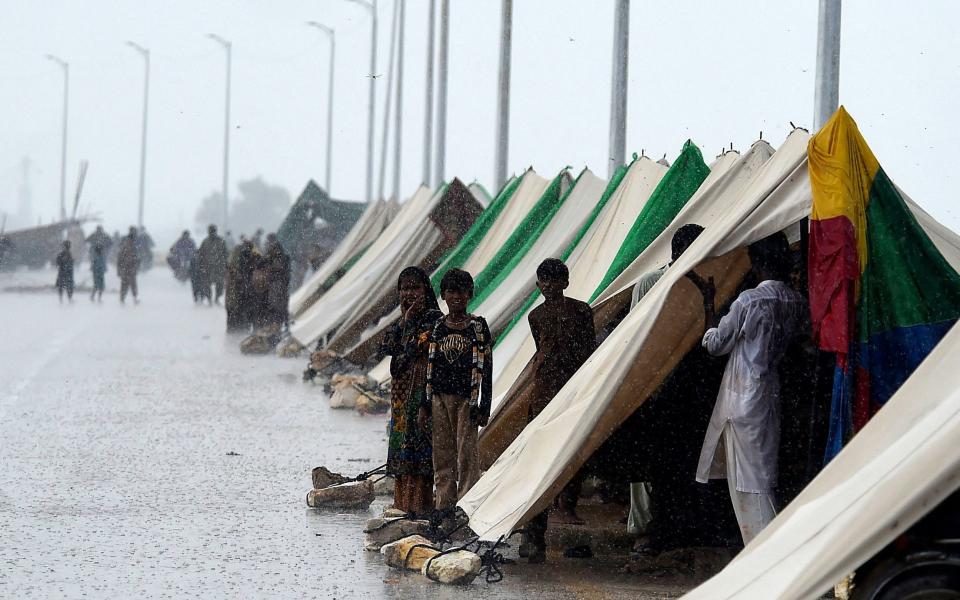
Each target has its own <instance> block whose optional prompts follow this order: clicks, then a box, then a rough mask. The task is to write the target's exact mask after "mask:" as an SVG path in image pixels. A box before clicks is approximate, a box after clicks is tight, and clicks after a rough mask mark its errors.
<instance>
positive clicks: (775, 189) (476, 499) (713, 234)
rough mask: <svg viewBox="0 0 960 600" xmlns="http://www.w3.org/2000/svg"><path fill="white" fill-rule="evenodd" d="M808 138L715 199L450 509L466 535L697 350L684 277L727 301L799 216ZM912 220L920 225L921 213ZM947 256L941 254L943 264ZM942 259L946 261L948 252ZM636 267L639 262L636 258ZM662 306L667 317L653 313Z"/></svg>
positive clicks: (509, 524) (572, 461)
mask: <svg viewBox="0 0 960 600" xmlns="http://www.w3.org/2000/svg"><path fill="white" fill-rule="evenodd" d="M808 139H809V135H808V134H807V133H806V132H803V131H800V130H798V131H795V132H794V133H793V134H791V136H790V137H789V138H788V139H787V141H786V142H785V144H784V145H783V147H782V148H781V149H780V150H779V151H777V152H776V153H775V154H774V155H773V156H772V157H771V158H770V159H769V160H768V161H767V162H766V163H765V164H764V165H763V166H762V167H760V168H759V169H758V170H757V171H756V173H755V175H754V176H753V177H752V178H751V179H750V181H749V183H748V184H747V185H746V186H745V188H744V189H743V190H742V191H741V192H740V194H739V195H738V196H737V197H735V198H728V199H723V200H725V202H724V203H723V204H724V205H723V210H722V212H720V214H718V215H717V217H716V219H715V220H714V221H713V222H710V223H701V225H704V226H705V227H706V230H705V231H704V233H703V234H702V235H701V236H700V237H699V238H698V239H697V240H696V241H695V242H694V243H693V245H691V246H690V248H689V249H688V250H687V251H686V252H685V253H684V254H683V256H681V257H680V259H679V260H678V261H677V262H676V263H675V264H674V265H673V266H672V267H671V268H670V269H668V270H667V272H666V273H665V274H664V276H663V277H662V278H661V279H660V281H659V282H658V283H657V284H656V285H655V286H654V287H653V289H652V290H651V291H650V292H649V293H648V294H647V295H646V296H645V297H644V298H643V300H642V301H641V302H640V304H638V306H637V307H636V309H634V310H632V311H631V312H630V313H629V314H628V315H627V317H626V319H624V321H623V322H622V323H621V324H620V325H619V326H618V327H617V328H616V329H615V330H614V331H613V333H612V334H611V335H610V336H609V337H608V338H607V339H606V340H605V341H604V342H603V344H601V346H600V347H599V348H598V349H597V351H596V352H595V353H594V354H593V356H591V358H590V359H589V360H588V361H587V362H586V363H585V364H584V366H583V367H582V368H581V369H580V370H579V371H578V372H577V373H576V374H575V375H574V376H573V377H572V378H571V379H570V380H569V381H568V382H567V384H566V385H565V386H564V387H563V389H562V390H561V391H560V392H559V393H558V394H557V396H556V397H554V399H553V400H552V401H551V402H550V404H549V405H548V406H547V407H546V409H545V410H544V411H543V412H542V413H541V414H540V415H539V416H538V417H537V418H536V419H535V420H534V421H533V422H532V423H530V425H528V426H527V427H526V428H525V429H524V430H523V432H522V433H521V434H520V435H519V436H518V437H517V438H516V439H515V440H514V441H513V443H512V444H510V446H509V447H508V448H507V449H506V450H505V451H504V452H503V454H502V455H501V456H500V458H499V459H498V460H497V461H496V462H495V463H494V464H493V465H492V466H491V468H490V469H489V470H488V471H487V472H486V473H485V474H484V476H483V477H482V478H481V479H480V481H479V482H478V483H477V484H476V485H475V486H474V487H473V488H472V489H471V490H470V491H469V492H468V493H467V494H466V495H465V496H464V497H463V498H462V499H461V500H460V502H459V503H458V506H460V507H461V508H462V509H463V510H464V511H465V512H466V514H467V515H468V516H469V517H470V527H471V528H472V529H473V530H474V531H476V532H477V533H478V534H479V536H480V538H481V539H483V540H488V541H494V540H497V539H499V538H500V537H501V536H506V535H509V534H510V532H511V531H513V529H514V528H515V527H516V526H518V525H519V524H520V523H522V522H525V521H526V520H527V519H529V518H530V517H532V516H533V515H535V514H537V513H538V512H540V511H541V510H542V509H543V508H545V506H546V505H547V503H548V502H550V501H551V499H552V498H553V497H554V496H555V495H556V494H557V493H558V492H559V490H560V488H561V487H562V486H563V485H564V484H566V482H567V481H569V479H570V478H571V477H572V476H573V475H574V474H575V473H576V471H577V470H578V469H579V468H580V467H581V466H582V464H583V463H584V462H585V461H586V460H587V459H588V458H589V457H590V456H591V455H592V454H593V453H594V452H595V451H596V450H597V449H598V448H599V446H600V445H601V444H602V442H603V441H604V440H605V439H606V438H607V436H608V435H609V434H610V433H611V432H612V431H614V430H615V429H616V428H617V427H618V426H619V425H620V424H621V423H622V422H623V421H624V420H625V419H626V418H627V417H628V416H629V415H630V414H632V413H633V412H634V410H636V408H637V407H638V406H639V405H640V404H642V402H643V401H644V400H645V399H646V398H648V397H650V396H651V395H652V394H653V393H654V392H655V390H656V389H657V387H658V386H659V382H660V381H662V380H663V377H665V376H666V374H668V373H669V372H670V371H672V370H673V368H674V367H675V366H676V365H677V364H678V363H679V361H680V359H681V358H682V357H683V356H684V355H685V354H686V352H687V351H688V350H689V349H690V348H692V347H694V345H696V344H697V343H698V342H699V340H700V338H701V332H702V320H703V310H702V299H701V296H700V293H699V291H698V290H697V288H696V287H695V286H694V285H693V283H692V282H690V281H689V280H688V279H687V278H686V277H684V274H685V273H686V272H688V271H690V270H692V269H694V268H696V270H697V272H698V273H699V274H700V276H701V277H714V279H715V281H716V282H717V295H716V297H717V303H718V305H722V304H723V303H725V302H727V301H728V300H730V299H731V297H732V296H733V294H734V293H735V291H736V288H737V286H738V285H739V283H740V281H741V280H742V278H743V276H744V274H745V273H746V271H747V270H748V268H749V259H748V258H747V257H746V251H745V247H746V246H747V245H749V244H750V243H753V242H755V241H758V240H760V239H762V238H764V237H767V236H768V235H771V234H773V233H775V232H777V231H783V230H785V229H787V228H788V227H790V226H791V225H795V224H796V223H798V222H799V221H801V220H802V219H803V218H805V217H807V216H808V215H809V212H810V198H811V192H810V183H809V178H808V174H807V162H806V147H807V140H808ZM717 201H720V200H719V199H718V200H717ZM913 208H914V207H913V206H911V209H913ZM914 212H915V214H917V217H918V220H920V223H921V225H923V226H925V224H924V222H923V219H922V218H921V217H922V213H920V212H918V211H914ZM925 228H926V226H925ZM668 229H670V230H672V229H675V227H673V226H671V227H669V228H668ZM927 231H928V234H929V233H942V234H944V237H943V238H941V240H940V243H946V244H949V245H951V246H954V247H955V248H956V249H960V238H957V236H952V239H950V237H951V236H947V235H946V232H942V231H940V232H931V231H930V230H929V229H927ZM934 239H935V238H934ZM938 247H939V244H938ZM950 255H951V253H947V252H944V256H945V257H946V258H947V259H948V260H951V259H950ZM952 255H954V256H956V250H954V251H953V252H952ZM638 260H641V261H643V260H649V259H647V258H645V257H644V256H643V255H641V257H640V258H639V259H638ZM953 266H954V268H957V267H958V266H960V265H958V264H955V263H954V264H953ZM638 271H639V269H638ZM631 286H632V282H631V283H630V284H628V285H624V286H623V287H622V288H621V289H620V290H616V289H614V288H613V287H612V286H611V288H609V289H608V290H607V293H605V294H604V295H603V297H602V298H601V303H602V304H609V303H610V302H611V300H613V301H619V302H622V301H623V298H624V294H626V295H627V297H628V296H629V290H630V287H631ZM604 298H605V299H606V300H605V301H604V300H603V299H604ZM668 303H669V305H670V307H671V310H670V311H669V314H667V313H664V311H663V308H664V306H666V305H667V304H668ZM598 310H603V306H602V305H601V306H599V307H598ZM699 441H700V440H692V441H691V443H699ZM690 477H691V478H692V477H693V474H692V473H691V474H690Z"/></svg>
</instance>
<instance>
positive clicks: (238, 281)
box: [168, 225, 290, 332]
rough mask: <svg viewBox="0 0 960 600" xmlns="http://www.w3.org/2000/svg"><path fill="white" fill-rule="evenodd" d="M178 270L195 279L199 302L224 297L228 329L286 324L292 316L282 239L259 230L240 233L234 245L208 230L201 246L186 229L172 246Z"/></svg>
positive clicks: (182, 277) (172, 262) (194, 290)
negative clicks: (289, 310)
mask: <svg viewBox="0 0 960 600" xmlns="http://www.w3.org/2000/svg"><path fill="white" fill-rule="evenodd" d="M168 262H169V263H170V267H171V268H172V269H173V271H174V274H175V275H176V276H177V278H178V279H180V280H182V281H186V280H187V279H189V280H190V284H191V290H192V293H193V299H194V302H196V303H197V304H202V303H203V302H204V301H206V302H207V303H208V304H210V305H214V304H220V298H221V297H224V305H225V308H226V313H227V331H230V332H245V331H250V329H251V328H254V329H256V328H260V327H264V326H268V325H277V326H283V325H285V324H286V322H287V319H288V309H287V304H288V301H289V286H290V257H289V254H288V253H287V252H286V251H285V250H284V248H283V246H282V245H281V244H280V242H279V241H278V240H277V236H276V234H273V233H271V234H268V235H267V236H266V239H265V241H264V240H263V230H262V229H258V230H257V231H256V233H255V234H254V235H253V237H251V238H247V237H246V236H244V235H241V236H240V243H239V244H236V245H232V244H231V243H230V241H229V240H228V239H224V238H223V237H221V236H220V235H219V234H218V233H217V226H216V225H210V226H209V227H208V228H207V237H206V238H204V239H203V241H202V242H201V243H200V246H199V247H198V246H197V245H196V243H195V242H194V241H193V239H192V238H191V237H190V232H189V231H184V232H183V234H182V235H181V236H180V239H178V240H177V241H176V242H175V243H174V244H173V246H172V247H171V248H170V254H169V257H168Z"/></svg>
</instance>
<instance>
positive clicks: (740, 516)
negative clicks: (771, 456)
mask: <svg viewBox="0 0 960 600" xmlns="http://www.w3.org/2000/svg"><path fill="white" fill-rule="evenodd" d="M735 436H736V434H735V433H734V432H733V428H732V427H730V426H727V427H724V429H723V437H722V438H721V439H720V443H721V444H723V447H724V455H725V456H726V458H727V488H728V489H729V490H730V502H731V503H732V504H733V512H734V513H735V514H736V515H737V525H739V526H740V537H742V538H743V545H744V546H746V545H747V544H749V543H750V540H752V539H753V538H755V537H757V535H758V534H759V533H760V532H761V531H763V528H764V527H766V526H767V525H769V524H770V521H772V520H773V519H774V517H776V516H777V502H776V498H775V497H774V495H773V492H763V493H759V494H758V493H754V492H741V491H740V490H738V489H737V453H736V452H734V448H736V443H735V441H734V437H735Z"/></svg>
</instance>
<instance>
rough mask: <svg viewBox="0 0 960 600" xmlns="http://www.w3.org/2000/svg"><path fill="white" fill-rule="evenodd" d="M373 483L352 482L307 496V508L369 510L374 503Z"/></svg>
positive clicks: (315, 491) (313, 492)
mask: <svg viewBox="0 0 960 600" xmlns="http://www.w3.org/2000/svg"><path fill="white" fill-rule="evenodd" d="M373 499H374V494H373V483H372V482H370V481H369V480H368V481H351V482H349V483H341V484H340V485H333V486H330V487H326V488H322V489H319V490H312V491H311V492H310V493H308V494H307V506H309V507H310V508H367V507H368V506H370V504H371V503H372V502H373Z"/></svg>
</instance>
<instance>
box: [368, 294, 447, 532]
mask: <svg viewBox="0 0 960 600" xmlns="http://www.w3.org/2000/svg"><path fill="white" fill-rule="evenodd" d="M442 316H443V313H441V312H440V311H438V310H425V311H423V312H422V313H421V314H420V315H418V316H417V317H416V318H415V319H414V321H413V322H412V323H407V324H406V326H404V325H403V324H402V323H401V321H400V320H397V322H396V323H394V324H393V325H392V326H391V327H390V329H388V330H387V332H386V333H385V335H384V338H383V341H382V342H381V346H380V354H381V355H382V356H390V357H391V360H390V375H391V376H392V377H393V387H392V392H391V410H390V438H389V442H388V449H387V473H388V474H390V475H392V476H393V477H394V478H395V480H396V493H395V497H394V507H395V508H399V509H400V510H403V511H405V512H408V513H413V514H425V513H427V512H429V510H430V509H431V508H432V506H433V446H432V437H431V432H430V426H429V423H428V424H427V430H426V431H421V430H420V428H419V427H418V425H417V414H418V412H419V410H420V407H421V406H423V403H424V401H425V398H426V390H425V387H426V373H427V352H428V348H429V339H430V332H431V331H432V330H433V324H434V323H435V322H436V321H437V319H440V318H441V317H442Z"/></svg>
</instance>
